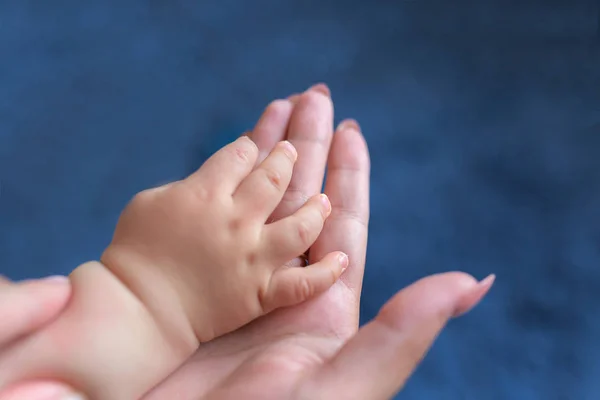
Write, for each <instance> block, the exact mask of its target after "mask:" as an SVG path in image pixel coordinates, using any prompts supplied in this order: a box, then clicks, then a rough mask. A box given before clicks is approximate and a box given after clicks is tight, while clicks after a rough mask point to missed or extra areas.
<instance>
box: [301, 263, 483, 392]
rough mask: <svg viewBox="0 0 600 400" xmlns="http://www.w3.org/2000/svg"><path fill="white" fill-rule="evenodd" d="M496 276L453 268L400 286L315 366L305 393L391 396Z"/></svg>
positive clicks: (480, 296)
mask: <svg viewBox="0 0 600 400" xmlns="http://www.w3.org/2000/svg"><path fill="white" fill-rule="evenodd" d="M493 281H494V276H493V275H492V276H490V277H488V278H486V279H484V280H483V281H481V282H477V281H476V280H475V279H473V278H472V277H471V276H469V275H467V274H463V273H457V272H453V273H446V274H440V275H434V276H430V277H428V278H425V279H422V280H420V281H419V282H417V283H415V284H413V285H411V286H409V287H408V288H406V289H404V290H402V291H400V292H399V293H398V294H396V295H395V296H394V297H393V298H392V299H391V300H390V301H389V302H388V303H387V304H386V305H385V306H384V307H383V308H382V309H381V311H380V312H379V315H378V316H377V317H376V318H375V319H374V320H373V321H371V322H370V323H369V324H367V325H366V326H364V327H363V328H362V329H360V330H359V332H358V333H357V334H356V336H354V337H353V338H352V339H350V340H349V341H348V342H347V343H346V345H344V347H342V349H341V350H340V351H339V352H338V354H337V355H336V356H334V357H333V359H331V360H330V361H329V362H328V363H326V364H325V365H324V366H323V367H322V368H321V369H319V370H318V371H316V373H315V374H314V376H312V378H311V379H310V380H309V381H308V382H307V384H306V386H305V388H304V390H306V392H307V393H310V394H311V395H310V396H308V397H306V398H321V399H329V398H340V399H366V398H369V399H373V400H379V399H382V400H383V399H389V398H391V397H392V396H393V395H394V394H395V393H397V392H398V391H399V390H400V389H401V388H402V386H403V385H404V383H405V382H406V380H407V379H408V378H409V377H410V376H411V375H412V373H413V371H414V369H415V368H416V367H417V365H418V364H419V363H420V362H421V360H422V359H423V357H424V356H425V354H426V353H427V351H428V350H429V348H430V347H431V345H432V344H433V342H434V340H435V339H436V337H437V336H438V335H439V333H440V331H441V330H442V329H443V328H444V326H445V325H446V323H447V322H448V320H449V319H451V318H452V317H454V316H457V315H460V314H462V313H465V312H467V311H468V310H470V309H471V308H472V307H474V306H475V305H476V304H477V303H479V301H480V300H481V299H482V298H483V296H485V294H486V293H487V292H488V291H489V289H490V287H491V286H492V283H493Z"/></svg>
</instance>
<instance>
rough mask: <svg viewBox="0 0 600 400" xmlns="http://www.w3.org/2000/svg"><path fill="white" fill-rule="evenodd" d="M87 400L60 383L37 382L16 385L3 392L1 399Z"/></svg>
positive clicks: (0, 395)
mask: <svg viewBox="0 0 600 400" xmlns="http://www.w3.org/2000/svg"><path fill="white" fill-rule="evenodd" d="M25 399H26V400H85V397H84V396H83V395H81V394H79V393H76V392H74V391H73V390H72V389H70V388H68V387H67V386H64V385H62V384H59V383H53V382H35V383H33V382H32V383H24V384H19V385H15V386H13V387H11V388H9V389H7V390H5V391H3V392H2V393H0V400H25Z"/></svg>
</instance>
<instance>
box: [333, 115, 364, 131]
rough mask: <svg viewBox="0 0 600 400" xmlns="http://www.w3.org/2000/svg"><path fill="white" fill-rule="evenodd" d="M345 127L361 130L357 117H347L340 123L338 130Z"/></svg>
mask: <svg viewBox="0 0 600 400" xmlns="http://www.w3.org/2000/svg"><path fill="white" fill-rule="evenodd" d="M344 129H352V130H355V131H357V132H360V131H361V130H360V125H359V124H358V122H356V120H355V119H351V118H349V119H345V120H343V121H342V122H340V124H339V125H338V130H344Z"/></svg>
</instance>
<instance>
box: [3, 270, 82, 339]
mask: <svg viewBox="0 0 600 400" xmlns="http://www.w3.org/2000/svg"><path fill="white" fill-rule="evenodd" d="M70 295H71V286H70V284H69V281H68V279H67V278H65V277H52V278H47V279H40V280H34V281H27V282H22V283H15V284H10V285H3V286H2V287H1V288H0V321H2V328H1V329H0V346H2V345H5V344H7V343H8V342H10V341H12V340H15V339H17V338H18V337H20V336H21V335H25V334H28V333H31V332H32V331H34V330H36V329H38V328H39V327H41V326H42V325H44V324H46V323H47V322H49V321H50V320H51V319H53V318H54V317H55V316H56V315H58V313H59V312H60V311H62V309H63V308H64V307H65V305H66V304H67V301H68V300H69V297H70Z"/></svg>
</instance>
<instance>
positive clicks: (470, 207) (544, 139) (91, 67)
mask: <svg viewBox="0 0 600 400" xmlns="http://www.w3.org/2000/svg"><path fill="white" fill-rule="evenodd" d="M598 10H599V7H598V2H597V1H596V0H587V1H586V0H571V1H569V0H564V1H551V0H546V1H542V0H539V1H534V0H521V1H475V0H473V1H451V0H429V1H424V0H423V1H419V0H414V1H392V0H388V1H384V0H378V1H350V0H345V1H341V0H339V1H334V0H328V1H323V0H321V1H316V0H293V1H292V0H288V1H265V0H253V1H243V0H220V1H218V2H209V1H195V2H194V1H191V0H190V1H185V0H170V1H160V0H147V1H141V0H130V1H122V0H119V1H117V0H103V1H100V0H94V1H92V0H88V1H85V2H83V1H75V0H72V1H70V0H53V1H28V0H0V272H2V273H4V274H7V275H9V276H10V277H12V278H15V279H16V278H25V277H36V276H42V275H47V274H53V273H67V272H69V271H70V270H71V269H72V268H73V267H75V266H76V265H78V264H79V263H81V262H84V261H87V260H89V259H94V258H97V257H98V255H99V254H100V252H101V251H102V249H103V247H104V246H105V245H106V244H107V243H108V241H109V240H110V237H111V233H112V230H113V226H114V224H115V222H116V219H117V216H118V214H119V211H120V210H121V209H122V207H123V206H124V204H125V203H126V201H127V200H128V199H129V198H130V197H131V196H132V195H133V194H134V193H135V192H137V191H139V190H141V189H143V188H146V187H149V186H154V185H157V184H160V183H164V182H167V181H169V180H172V179H176V178H179V177H182V176H183V175H185V174H187V173H189V172H191V171H192V170H194V169H195V168H196V167H197V166H198V165H200V164H201V163H202V161H203V160H204V159H205V158H206V157H207V156H208V155H210V154H211V153H212V152H213V151H215V150H216V149H217V148H218V147H220V146H221V145H222V144H224V143H226V142H227V141H229V140H230V139H232V138H234V137H236V136H237V135H238V134H239V133H240V132H242V131H243V130H245V129H247V128H249V127H250V126H251V125H252V124H253V123H254V121H255V120H256V118H257V117H258V115H259V113H260V112H261V111H262V109H263V107H264V106H265V105H266V104H267V102H269V101H270V100H271V99H273V98H276V97H280V96H286V95H287V94H289V93H291V92H297V91H301V90H303V89H304V88H305V87H307V86H308V85H309V84H311V83H314V82H318V81H325V82H327V83H328V84H329V85H330V87H331V88H332V91H333V95H334V101H335V104H336V115H337V120H340V119H341V118H344V117H355V118H357V119H358V120H359V121H360V122H361V124H362V125H363V128H364V131H365V134H366V136H367V140H368V142H369V145H370V149H371V154H372V159H373V174H372V179H373V187H372V196H373V199H372V209H373V210H372V211H373V212H372V224H371V236H370V244H369V256H368V264H367V273H366V278H365V288H364V297H363V305H362V313H363V320H367V319H369V318H371V317H372V316H373V315H374V314H375V313H376V311H377V309H378V308H379V307H380V306H381V305H382V304H383V302H384V301H385V300H386V299H387V298H388V297H389V296H391V295H392V294H393V293H394V292H395V291H397V290H398V289H399V288H401V287H402V286H404V285H405V284H408V283H409V282H412V281H413V280H415V279H417V278H419V277H422V276H424V275H427V274H430V273H434V272H440V271H447V270H453V269H460V270H465V271H468V272H470V273H473V274H474V275H475V276H476V277H479V278H483V277H484V276H486V275H487V274H489V273H491V272H495V273H496V274H497V275H498V280H497V284H496V286H495V287H494V289H493V291H492V292H491V293H490V295H489V297H488V298H487V299H486V300H485V302H484V303H483V304H482V305H481V306H480V307H478V308H477V309H476V310H475V311H474V312H473V313H471V314H470V315H469V316H468V317H466V318H463V319H460V320H459V321H456V322H454V323H452V324H451V326H450V327H449V329H448V330H447V331H445V333H444V334H443V335H442V337H441V338H440V340H439V341H438V343H437V344H436V346H435V347H434V349H433V350H432V352H431V353H430V355H429V356H428V358H427V359H426V361H425V363H424V364H423V365H422V367H421V368H420V369H419V371H418V373H417V374H416V376H415V377H414V378H413V379H412V380H411V381H410V383H409V385H408V387H407V389H406V391H405V392H404V393H403V396H402V398H404V399H442V400H443V399H476V400H480V399H486V400H487V399H490V400H494V399H511V400H512V399H519V400H520V399H523V400H526V399H548V400H553V399H557V400H562V399H576V400H586V399H597V398H600V379H598V376H599V375H598V374H600V362H599V361H598V359H599V357H600V345H599V343H600V341H599V339H597V337H598V335H599V334H600V318H599V310H600V265H599V262H600V211H599V210H600V158H599V157H598V155H599V154H600V33H599V30H598V23H599V16H600V13H599V11H598Z"/></svg>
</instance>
